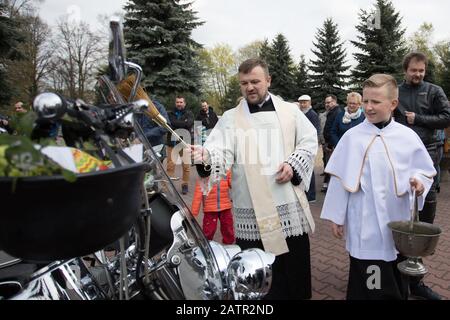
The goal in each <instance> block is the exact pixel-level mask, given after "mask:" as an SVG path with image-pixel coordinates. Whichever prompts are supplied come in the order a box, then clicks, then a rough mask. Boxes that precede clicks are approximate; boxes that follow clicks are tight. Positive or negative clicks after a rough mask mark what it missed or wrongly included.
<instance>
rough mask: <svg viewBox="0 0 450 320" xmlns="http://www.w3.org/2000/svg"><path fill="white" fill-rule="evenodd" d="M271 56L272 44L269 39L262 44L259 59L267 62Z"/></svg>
mask: <svg viewBox="0 0 450 320" xmlns="http://www.w3.org/2000/svg"><path fill="white" fill-rule="evenodd" d="M269 56H270V44H269V39H267V38H266V39H264V41H263V42H262V44H261V47H260V49H259V58H260V59H262V60H264V61H266V62H267V60H268V59H269Z"/></svg>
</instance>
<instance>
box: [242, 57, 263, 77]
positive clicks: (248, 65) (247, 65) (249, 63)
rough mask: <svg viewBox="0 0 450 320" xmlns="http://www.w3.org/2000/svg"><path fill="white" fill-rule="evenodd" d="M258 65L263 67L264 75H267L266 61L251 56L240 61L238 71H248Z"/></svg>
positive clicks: (244, 72) (245, 72)
mask: <svg viewBox="0 0 450 320" xmlns="http://www.w3.org/2000/svg"><path fill="white" fill-rule="evenodd" d="M258 66H259V67H261V68H263V70H264V73H265V74H266V75H269V67H268V66H267V63H266V62H265V61H264V60H263V59H259V58H251V59H247V60H245V61H244V62H242V63H241V65H240V66H239V73H243V74H247V73H250V72H251V71H252V70H253V69H254V68H256V67H258Z"/></svg>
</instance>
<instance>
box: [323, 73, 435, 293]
mask: <svg viewBox="0 0 450 320" xmlns="http://www.w3.org/2000/svg"><path fill="white" fill-rule="evenodd" d="M397 104H398V89H397V83H396V81H395V79H394V78H393V77H391V76H389V75H384V74H377V75H374V76H372V77H370V78H369V79H368V80H367V81H366V82H364V85H363V106H364V111H365V115H366V120H365V121H364V122H363V123H361V124H360V125H358V126H356V127H354V128H352V129H350V130H348V131H347V132H346V133H345V134H344V136H343V137H342V139H341V140H340V141H339V143H338V145H337V147H336V149H335V151H334V152H333V155H332V157H331V158H330V161H329V162H328V165H327V167H326V169H325V171H326V172H328V173H329V174H330V175H331V181H330V184H329V186H328V192H327V195H326V197H325V202H324V205H323V208H322V213H321V218H322V219H327V220H330V221H331V222H332V232H333V234H334V235H335V236H336V237H337V238H341V237H342V236H344V234H345V239H346V249H347V251H348V252H349V255H350V270H349V283H348V287H347V299H351V300H353V299H364V300H369V299H406V298H407V292H408V289H407V277H406V276H404V275H402V274H400V273H399V271H398V269H397V263H398V262H399V261H401V260H402V259H404V257H401V256H398V251H397V250H396V248H395V244H394V241H393V236H392V231H391V230H390V229H389V227H388V223H389V222H391V221H399V220H409V219H410V217H411V208H412V204H413V202H412V200H413V190H414V189H415V191H416V195H418V196H419V197H418V202H419V209H420V208H422V207H423V204H424V199H425V196H426V194H427V192H428V191H429V189H430V187H431V185H432V183H433V176H434V175H435V174H436V171H435V169H434V166H433V162H432V160H431V158H430V156H429V155H428V152H427V150H426V148H425V146H424V145H423V143H422V141H421V140H420V138H419V137H418V136H417V134H416V133H415V132H414V131H413V130H411V129H409V128H408V127H406V126H404V125H401V124H398V123H397V122H395V121H394V120H393V119H392V111H393V110H394V109H395V108H396V106H397ZM375 273H377V274H375ZM378 273H379V274H378ZM378 276H380V278H379V279H378V278H376V277H378Z"/></svg>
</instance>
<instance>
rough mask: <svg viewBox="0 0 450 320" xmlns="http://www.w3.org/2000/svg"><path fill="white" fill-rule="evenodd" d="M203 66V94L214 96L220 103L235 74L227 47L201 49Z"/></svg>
mask: <svg viewBox="0 0 450 320" xmlns="http://www.w3.org/2000/svg"><path fill="white" fill-rule="evenodd" d="M200 61H201V64H202V66H203V77H202V82H203V87H204V92H209V93H212V94H214V95H215V96H216V97H217V99H218V100H219V101H220V103H222V101H223V99H224V97H225V96H226V95H227V93H228V83H229V80H230V77H231V76H232V75H233V73H235V69H234V68H235V65H236V63H235V58H234V54H233V50H232V49H231V47H230V46H229V45H226V44H217V45H215V46H214V47H213V48H212V49H203V50H201V53H200Z"/></svg>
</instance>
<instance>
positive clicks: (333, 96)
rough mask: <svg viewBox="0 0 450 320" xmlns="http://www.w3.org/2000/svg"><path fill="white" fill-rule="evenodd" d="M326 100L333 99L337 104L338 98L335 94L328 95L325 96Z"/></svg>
mask: <svg viewBox="0 0 450 320" xmlns="http://www.w3.org/2000/svg"><path fill="white" fill-rule="evenodd" d="M326 98H331V99H333V100H334V101H336V102H337V97H336V96H335V95H334V94H327V95H326V96H325V99H326Z"/></svg>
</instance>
